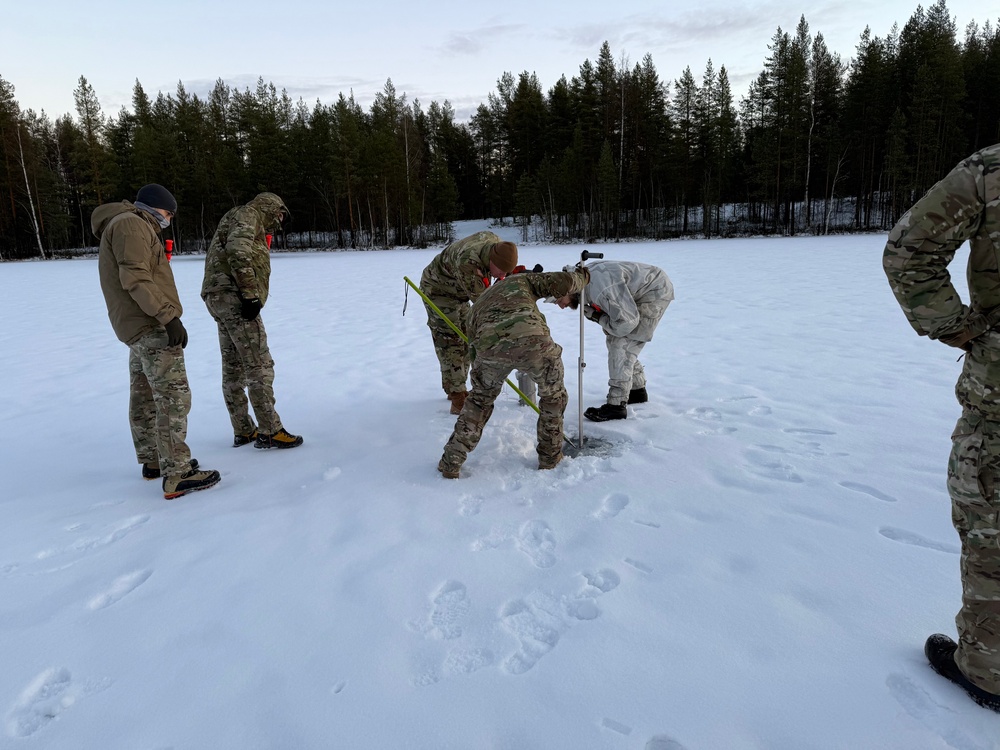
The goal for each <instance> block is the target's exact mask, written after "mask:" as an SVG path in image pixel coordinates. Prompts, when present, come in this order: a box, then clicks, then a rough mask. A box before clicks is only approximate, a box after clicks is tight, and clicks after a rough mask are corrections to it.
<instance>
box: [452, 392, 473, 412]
mask: <svg viewBox="0 0 1000 750" xmlns="http://www.w3.org/2000/svg"><path fill="white" fill-rule="evenodd" d="M468 396H469V392H468V391H457V392H456V393H449V394H448V400H449V401H451V413H452V414H461V413H462V407H463V406H465V399H466V398H468Z"/></svg>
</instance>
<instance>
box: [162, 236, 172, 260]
mask: <svg viewBox="0 0 1000 750" xmlns="http://www.w3.org/2000/svg"><path fill="white" fill-rule="evenodd" d="M164 243H165V244H166V246H167V261H169V260H170V256H171V255H173V254H174V241H173V240H164Z"/></svg>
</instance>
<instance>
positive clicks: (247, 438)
mask: <svg viewBox="0 0 1000 750" xmlns="http://www.w3.org/2000/svg"><path fill="white" fill-rule="evenodd" d="M256 439H257V430H254V431H253V432H251V433H250V434H249V435H241V434H240V433H236V434H235V435H233V447H234V448H239V447H240V446H243V445H250V443H252V442H253V441H254V440H256Z"/></svg>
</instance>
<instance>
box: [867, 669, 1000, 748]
mask: <svg viewBox="0 0 1000 750" xmlns="http://www.w3.org/2000/svg"><path fill="white" fill-rule="evenodd" d="M928 673H929V674H933V673H930V672H928ZM934 679H936V680H937V683H935V684H937V685H938V686H939V687H940V689H941V690H942V691H943V690H949V691H951V692H952V693H953V694H954V695H955V696H956V698H959V699H960V700H961V702H962V705H963V706H966V705H967V706H969V707H971V708H969V709H968V710H969V711H978V710H979V709H977V708H976V707H975V704H974V703H972V702H971V701H970V700H969V699H968V697H967V696H965V695H963V694H961V693H962V692H963V691H961V688H958V687H956V686H954V685H949V683H947V682H946V681H945V680H942V679H941V678H939V677H936V676H935V677H934ZM885 684H886V686H887V687H888V688H889V692H890V693H891V694H892V697H893V698H895V699H896V701H897V702H898V703H899V705H900V706H902V707H903V710H904V711H906V713H908V714H909V715H910V716H912V717H913V718H914V719H916V720H917V721H918V722H919V723H920V724H922V725H923V726H924V727H926V728H927V729H929V730H930V731H931V732H933V733H934V734H936V735H938V736H939V737H940V738H941V739H942V740H944V741H945V742H946V743H947V744H948V745H949V746H951V747H953V748H955V750H988V749H989V748H995V747H996V744H995V743H994V738H993V737H982V738H977V737H974V736H972V735H971V734H968V733H967V730H966V726H965V725H967V724H968V721H967V717H963V716H962V714H961V713H958V712H956V711H953V710H951V709H950V708H948V707H946V706H943V705H941V704H939V703H938V702H937V701H935V700H934V699H933V698H931V696H930V695H929V694H928V693H927V691H926V690H924V689H923V688H922V687H920V686H919V685H917V683H915V682H914V681H913V680H911V679H910V678H909V677H907V676H905V675H901V674H891V675H889V677H888V678H887V679H886V681H885ZM935 692H938V691H937V690H935Z"/></svg>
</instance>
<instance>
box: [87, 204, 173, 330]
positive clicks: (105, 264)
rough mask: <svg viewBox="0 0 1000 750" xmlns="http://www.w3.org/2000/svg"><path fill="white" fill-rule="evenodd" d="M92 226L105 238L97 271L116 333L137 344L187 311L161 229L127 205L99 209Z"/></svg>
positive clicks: (91, 222) (148, 217)
mask: <svg viewBox="0 0 1000 750" xmlns="http://www.w3.org/2000/svg"><path fill="white" fill-rule="evenodd" d="M90 228H91V230H93V232H94V235H95V236H96V237H98V238H99V239H100V240H101V247H100V251H99V255H98V264H97V265H98V269H99V272H100V277H101V289H102V290H103V292H104V301H105V302H106V303H107V306H108V318H110V319H111V326H112V328H114V330H115V335H116V336H118V338H119V339H120V340H121V341H123V342H124V343H126V344H132V343H133V342H135V341H137V340H138V339H139V338H141V337H142V336H144V335H145V334H147V333H149V332H151V331H155V330H157V329H162V328H163V327H164V326H165V325H166V324H167V323H169V322H170V321H171V320H173V319H174V318H179V317H180V316H181V314H182V313H183V312H184V310H183V308H182V307H181V301H180V297H179V295H178V294H177V285H176V284H175V283H174V274H173V271H171V270H170V263H168V262H167V256H166V253H165V252H164V249H163V243H162V242H161V241H160V226H159V224H157V223H156V220H155V219H154V218H153V217H152V216H150V215H148V214H147V213H146V212H145V211H143V210H141V209H138V208H136V207H135V206H133V205H132V204H131V203H129V202H128V201H121V202H120V203H105V204H104V205H103V206H98V207H97V208H96V209H94V213H93V214H92V215H91V217H90Z"/></svg>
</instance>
